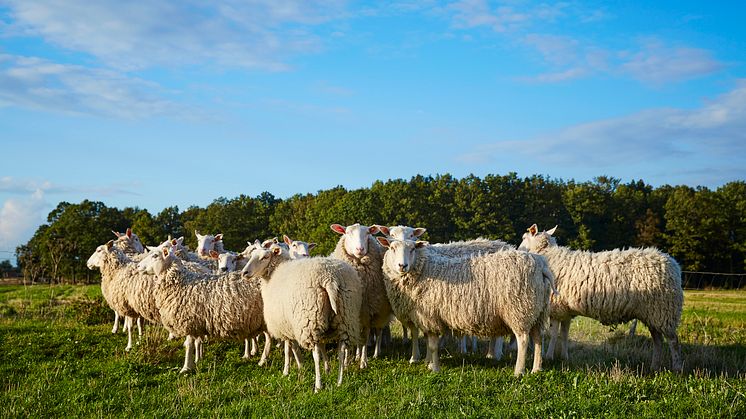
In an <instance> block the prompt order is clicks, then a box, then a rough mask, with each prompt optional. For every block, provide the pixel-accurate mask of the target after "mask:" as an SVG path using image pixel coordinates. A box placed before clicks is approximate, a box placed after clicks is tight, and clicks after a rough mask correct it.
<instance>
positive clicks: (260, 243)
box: [246, 239, 262, 246]
mask: <svg viewBox="0 0 746 419" xmlns="http://www.w3.org/2000/svg"><path fill="white" fill-rule="evenodd" d="M246 243H249V242H246ZM254 244H257V245H259V246H261V245H262V242H260V241H259V239H254ZM249 245H251V243H249Z"/></svg>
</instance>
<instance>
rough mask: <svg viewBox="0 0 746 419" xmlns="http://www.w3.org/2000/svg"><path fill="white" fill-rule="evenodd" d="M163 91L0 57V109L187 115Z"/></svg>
mask: <svg viewBox="0 0 746 419" xmlns="http://www.w3.org/2000/svg"><path fill="white" fill-rule="evenodd" d="M163 94H164V92H163V89H162V88H160V86H159V85H157V84H156V83H152V82H148V81H145V80H141V79H138V78H134V77H129V76H126V75H124V74H122V73H119V72H116V71H111V70H105V69H98V68H88V67H83V66H79V65H71V64H58V63H54V62H51V61H48V60H45V59H42V58H37V57H22V56H15V55H7V54H0V106H3V105H5V106H18V107H25V108H30V109H38V110H45V111H57V112H62V113H69V114H91V115H104V116H114V117H120V118H127V119H134V118H142V117H148V116H155V115H163V114H166V115H176V116H183V115H186V114H188V113H189V112H190V111H188V110H187V109H186V108H185V107H183V106H180V105H177V104H175V103H174V102H171V101H168V100H166V99H163V98H162V95H163Z"/></svg>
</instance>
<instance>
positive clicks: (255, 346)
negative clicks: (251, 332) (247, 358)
mask: <svg viewBox="0 0 746 419" xmlns="http://www.w3.org/2000/svg"><path fill="white" fill-rule="evenodd" d="M257 352H259V336H254V337H253V338H251V356H254V355H256V353H257Z"/></svg>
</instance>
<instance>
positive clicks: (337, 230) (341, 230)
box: [329, 224, 345, 234]
mask: <svg viewBox="0 0 746 419" xmlns="http://www.w3.org/2000/svg"><path fill="white" fill-rule="evenodd" d="M329 227H331V229H332V231H333V232H335V233H338V234H345V228H344V227H342V226H341V225H339V224H332V225H330V226H329Z"/></svg>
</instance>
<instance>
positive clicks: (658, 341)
mask: <svg viewBox="0 0 746 419" xmlns="http://www.w3.org/2000/svg"><path fill="white" fill-rule="evenodd" d="M648 328H649V329H650V336H651V337H652V338H653V362H652V369H653V371H658V370H659V369H660V367H661V345H662V343H663V335H662V334H661V332H659V331H658V329H655V328H652V327H648Z"/></svg>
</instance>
